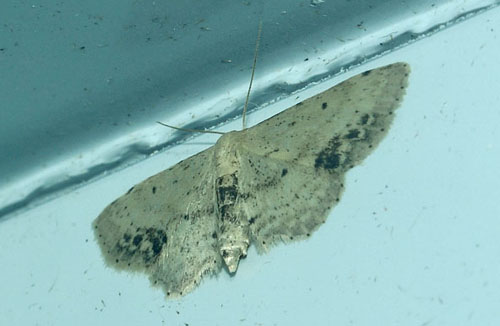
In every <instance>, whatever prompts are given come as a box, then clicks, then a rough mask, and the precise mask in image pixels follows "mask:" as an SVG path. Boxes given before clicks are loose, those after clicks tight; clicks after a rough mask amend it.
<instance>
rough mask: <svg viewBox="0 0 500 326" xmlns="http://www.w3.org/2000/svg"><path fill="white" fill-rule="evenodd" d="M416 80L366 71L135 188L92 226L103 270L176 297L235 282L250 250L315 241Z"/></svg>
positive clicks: (388, 70)
mask: <svg viewBox="0 0 500 326" xmlns="http://www.w3.org/2000/svg"><path fill="white" fill-rule="evenodd" d="M409 72H410V69H409V66H408V64H406V63H394V64H391V65H388V66H384V67H381V68H378V69H374V70H370V71H366V72H364V73H362V74H359V75H357V76H354V77H352V78H350V79H348V80H346V81H344V82H342V83H340V84H338V85H336V86H334V87H332V88H330V89H328V90H326V91H324V92H323V93H321V94H318V95H316V96H313V97H311V98H309V99H307V100H304V101H303V102H300V103H298V104H297V105H295V106H293V107H291V108H289V109H287V110H285V111H283V112H281V113H279V114H277V115H275V116H273V117H271V118H269V119H267V120H265V121H263V122H261V123H259V124H258V125H256V126H253V127H251V128H248V129H244V130H241V131H232V132H228V133H226V134H224V135H223V136H221V137H220V138H219V140H218V141H217V143H216V144H215V145H214V146H212V147H210V148H208V149H206V150H204V151H202V152H201V153H198V154H196V155H194V156H192V157H190V158H188V159H186V160H184V161H181V162H179V163H177V164H176V165H174V166H172V167H171V168H169V169H167V170H165V171H163V172H160V173H158V174H156V175H154V176H152V177H150V178H149V179H147V180H145V181H143V182H141V183H139V184H137V185H136V186H134V187H132V188H131V189H130V190H129V191H128V192H127V193H126V194H124V195H123V196H122V197H120V198H118V199H117V200H115V201H114V202H113V203H111V204H110V205H109V206H108V207H106V208H105V209H104V211H103V212H102V213H101V214H100V215H99V216H98V217H97V219H96V220H95V221H94V223H93V227H94V229H95V234H96V238H97V240H98V243H99V246H100V248H101V250H102V253H103V256H104V258H105V261H106V262H107V264H108V265H110V266H112V267H114V268H117V269H122V270H129V271H140V272H144V273H146V274H148V275H149V278H150V280H151V282H152V283H153V284H155V285H158V286H161V287H162V288H163V289H164V291H165V293H166V295H167V296H169V297H178V296H182V295H184V294H186V293H188V292H190V291H191V290H193V289H194V288H195V287H196V286H197V285H198V284H199V283H200V281H201V280H202V278H203V276H205V275H212V274H216V273H218V272H220V271H221V270H222V269H223V268H226V269H227V271H229V272H230V273H235V272H236V270H237V268H238V263H239V261H240V259H242V258H244V257H245V256H246V255H247V250H248V247H249V246H250V245H251V244H253V245H254V246H255V247H256V248H257V251H258V252H260V253H263V252H266V251H268V250H269V249H270V248H272V247H273V246H274V245H276V244H279V243H282V242H285V243H286V242H289V241H295V240H299V239H304V238H307V237H309V236H310V235H311V234H312V233H313V232H314V231H315V230H316V229H317V228H318V227H319V226H320V225H321V224H323V223H324V222H325V219H326V218H327V216H328V215H329V213H330V211H331V210H332V208H333V207H334V206H335V205H336V204H337V203H338V202H339V200H340V197H341V194H342V192H343V190H344V176H345V173H346V172H347V171H348V170H349V169H351V168H352V167H354V166H356V165H357V164H359V163H360V162H361V161H362V160H363V159H364V158H365V157H366V156H367V155H368V154H369V153H370V152H372V151H373V150H374V149H375V148H376V147H377V145H378V144H379V143H380V141H381V140H382V139H383V138H384V136H385V135H386V134H387V132H388V130H389V127H390V126H391V123H392V121H393V119H394V111H395V110H396V109H397V108H398V106H399V105H400V103H401V100H402V98H403V96H404V94H405V89H406V86H407V84H408V75H409Z"/></svg>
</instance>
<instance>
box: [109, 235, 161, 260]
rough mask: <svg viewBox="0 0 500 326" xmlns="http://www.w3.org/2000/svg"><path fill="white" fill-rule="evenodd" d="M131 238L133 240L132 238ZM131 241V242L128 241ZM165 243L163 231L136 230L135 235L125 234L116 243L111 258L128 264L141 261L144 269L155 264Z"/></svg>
mask: <svg viewBox="0 0 500 326" xmlns="http://www.w3.org/2000/svg"><path fill="white" fill-rule="evenodd" d="M132 236H133V238H132ZM130 239H132V241H130ZM166 243H167V234H166V233H165V231H163V230H161V229H156V228H143V227H142V228H141V227H139V228H136V230H135V233H134V234H131V233H128V232H126V233H125V234H124V235H123V237H122V239H121V240H120V241H118V242H117V243H116V244H115V246H114V248H112V251H113V257H117V258H115V259H119V261H120V262H127V263H128V264H127V265H128V266H130V262H131V261H133V260H142V261H143V262H144V266H145V267H149V266H151V265H152V264H154V263H155V262H156V259H157V258H158V255H159V254H160V253H161V250H162V249H163V246H164V245H165V244H166Z"/></svg>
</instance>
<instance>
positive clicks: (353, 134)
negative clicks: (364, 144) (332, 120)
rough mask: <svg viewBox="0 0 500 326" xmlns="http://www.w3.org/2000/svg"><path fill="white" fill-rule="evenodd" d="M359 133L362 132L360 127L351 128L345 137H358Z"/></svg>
mask: <svg viewBox="0 0 500 326" xmlns="http://www.w3.org/2000/svg"><path fill="white" fill-rule="evenodd" d="M359 134H360V132H359V130H358V129H351V130H349V132H348V133H347V135H345V136H344V138H346V139H353V138H358V137H359Z"/></svg>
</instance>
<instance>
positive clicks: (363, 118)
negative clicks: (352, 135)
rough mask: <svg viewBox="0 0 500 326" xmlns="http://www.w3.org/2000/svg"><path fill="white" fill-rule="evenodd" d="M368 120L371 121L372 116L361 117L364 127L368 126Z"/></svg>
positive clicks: (364, 115)
mask: <svg viewBox="0 0 500 326" xmlns="http://www.w3.org/2000/svg"><path fill="white" fill-rule="evenodd" d="M368 119H370V116H369V115H368V114H363V116H362V117H361V120H360V122H361V124H362V125H365V124H367V123H368Z"/></svg>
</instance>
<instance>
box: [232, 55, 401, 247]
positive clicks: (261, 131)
mask: <svg viewBox="0 0 500 326" xmlns="http://www.w3.org/2000/svg"><path fill="white" fill-rule="evenodd" d="M408 74H409V66H408V65H407V64H405V63H396V64H392V65H389V66H385V67H382V68H378V69H374V70H371V71H367V72H365V73H362V74H360V75H357V76H354V77H353V78H351V79H349V80H347V81H344V82H343V83H341V84H339V85H337V86H335V87H333V88H331V89H329V90H327V91H325V92H323V93H321V94H319V95H317V96H314V97H312V98H310V99H307V100H305V101H303V102H302V103H299V104H298V105H296V106H294V107H292V108H290V109H287V110H285V111H283V112H281V113H279V114H277V115H275V116H273V117H272V118H270V119H268V120H266V121H264V122H262V123H260V124H258V125H257V126H254V127H252V128H250V129H247V130H244V131H243V134H244V135H242V136H243V137H241V139H242V141H241V143H240V146H239V149H238V152H239V155H240V157H241V162H242V166H241V169H240V171H241V172H240V173H242V176H241V177H240V179H241V184H240V189H241V192H242V194H243V196H242V197H243V198H245V199H244V206H245V207H246V210H247V214H248V216H249V223H250V229H251V233H252V238H253V240H254V243H255V244H256V246H257V248H259V249H261V250H266V249H267V248H268V247H269V246H270V245H271V244H273V243H276V242H277V241H281V240H285V241H287V240H291V239H296V238H302V237H305V236H308V235H310V234H311V232H313V231H314V230H315V229H316V228H317V227H318V226H319V225H320V224H321V223H323V222H324V221H325V219H326V217H327V215H328V213H329V211H330V209H331V208H332V207H333V206H334V205H335V204H336V203H337V202H338V201H339V198H340V195H341V193H342V190H343V180H344V174H345V172H346V171H347V170H348V169H350V168H351V167H353V166H355V165H357V164H359V163H360V162H361V161H362V160H363V159H364V158H365V157H366V156H367V155H368V154H369V153H370V152H371V151H372V150H373V149H374V148H375V147H376V146H377V145H378V144H379V142H380V141H381V140H382V138H383V137H384V136H385V135H386V133H387V131H388V129H389V127H390V125H391V123H392V120H393V118H394V114H393V112H394V110H395V109H396V108H397V107H398V106H399V103H400V101H401V100H402V98H403V96H404V93H405V88H406V86H407V79H408Z"/></svg>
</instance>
